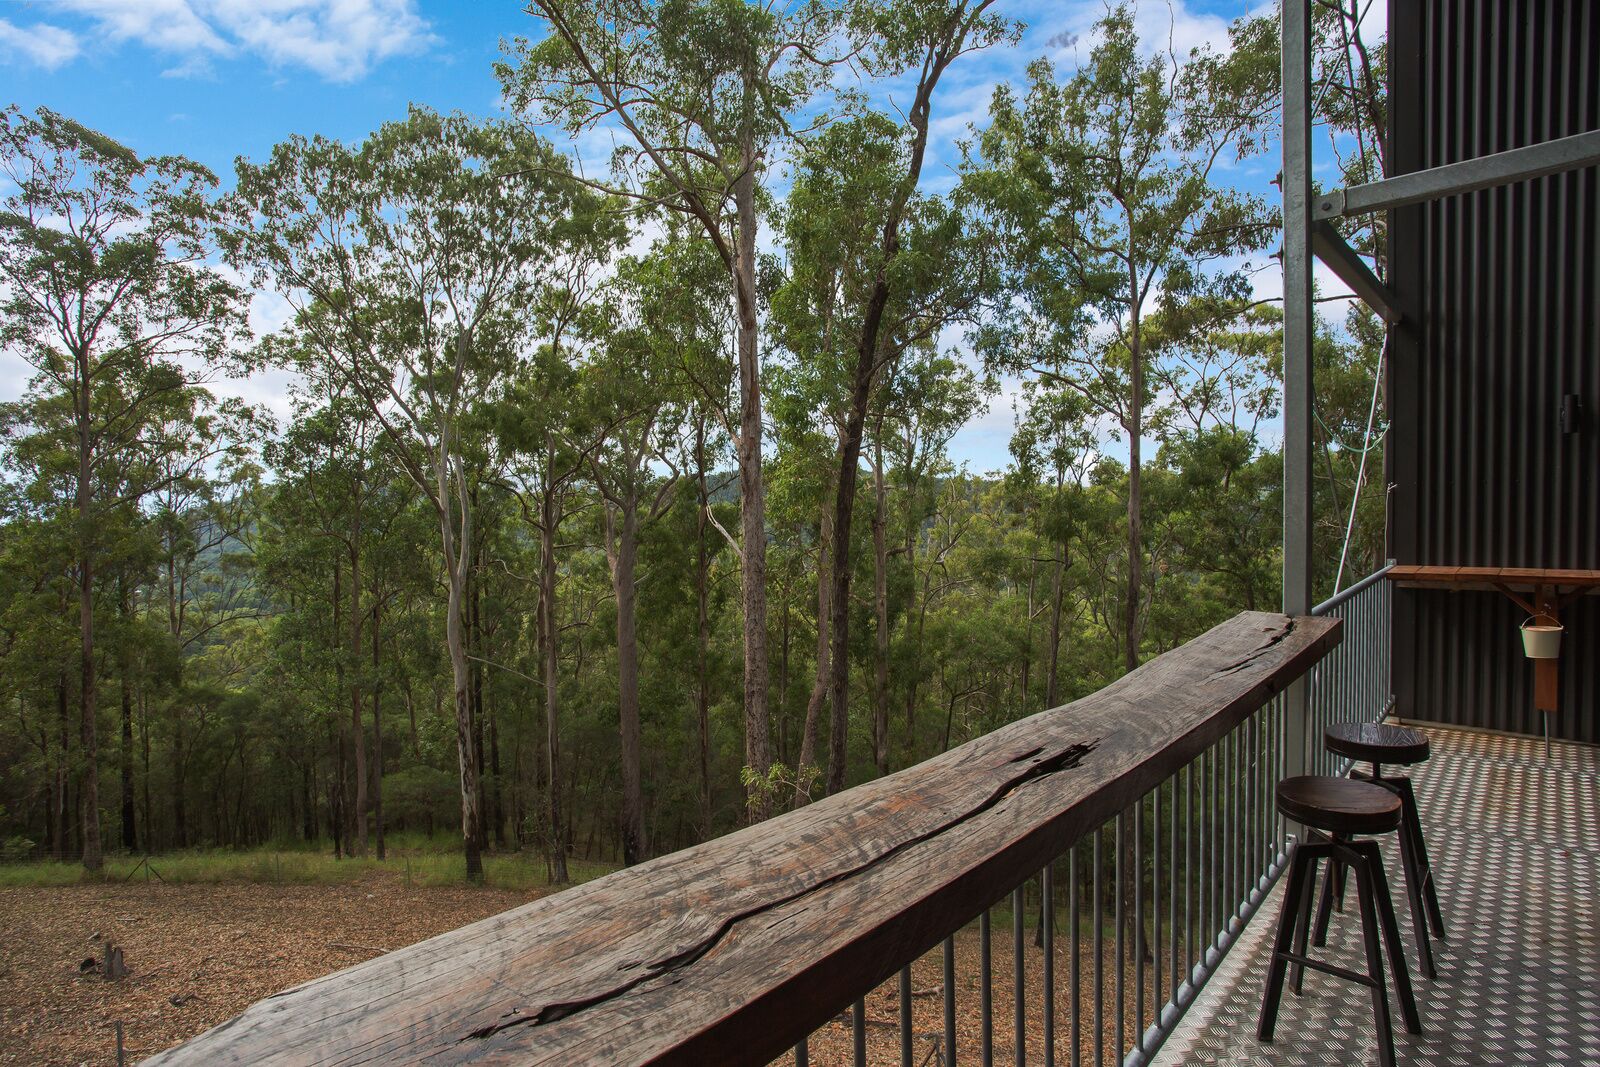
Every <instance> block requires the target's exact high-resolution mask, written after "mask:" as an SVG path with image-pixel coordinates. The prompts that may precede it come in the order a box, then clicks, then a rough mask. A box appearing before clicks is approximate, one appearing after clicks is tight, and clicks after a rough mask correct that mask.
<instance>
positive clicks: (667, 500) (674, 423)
mask: <svg viewBox="0 0 1600 1067" xmlns="http://www.w3.org/2000/svg"><path fill="white" fill-rule="evenodd" d="M672 268H673V263H672V260H671V259H670V258H668V257H660V258H653V257H649V256H645V257H642V258H638V259H628V260H624V261H623V262H622V264H621V265H620V268H619V271H618V276H617V279H616V281H615V282H614V283H613V285H612V287H611V288H612V294H611V299H612V300H613V301H615V304H614V306H615V307H616V310H617V315H616V326H615V328H614V329H613V330H611V331H610V332H609V334H608V336H606V337H605V338H603V339H602V341H601V344H600V345H599V347H598V349H597V351H596V353H595V356H594V358H593V359H592V360H591V361H590V362H589V363H588V364H587V365H586V366H585V367H584V368H583V370H582V379H583V386H582V388H583V391H584V393H585V394H586V396H585V406H586V408H587V409H588V411H589V413H590V418H591V420H592V422H591V430H590V432H591V433H592V434H593V435H594V439H595V441H596V442H597V444H596V447H593V448H588V449H585V452H584V455H585V459H586V461H587V465H588V470H589V481H590V483H591V484H592V485H593V486H594V489H595V492H596V493H597V494H598V495H599V497H600V504H601V534H602V541H603V544H604V547H605V554H606V563H607V567H608V569H609V571H610V577H611V587H612V594H613V596H614V597H615V599H616V611H617V635H616V637H617V712H618V721H619V726H620V737H621V753H622V820H621V822H622V855H623V862H625V863H628V864H633V863H637V862H639V861H640V860H642V859H644V858H645V856H646V854H647V852H648V848H649V845H648V842H647V841H646V837H645V827H644V814H645V813H644V796H643V786H642V778H641V768H640V761H641V755H642V754H641V750H640V745H641V727H640V716H639V620H638V581H639V579H638V558H639V538H640V533H641V530H642V527H644V526H645V525H646V524H649V523H652V522H654V521H655V520H656V519H658V518H660V517H661V516H662V515H663V514H665V512H666V511H667V509H668V508H669V507H670V506H671V504H672V502H673V499H674V497H673V494H674V491H675V490H676V489H677V486H678V481H679V471H678V469H677V467H676V465H675V463H674V459H675V457H676V455H677V454H678V453H679V452H680V451H681V448H680V443H681V437H682V435H683V430H684V424H685V422H686V421H687V420H686V412H685V408H686V404H685V400H686V399H687V391H686V390H685V388H684V385H685V382H684V378H683V374H682V371H681V366H682V365H681V363H680V361H679V352H678V351H677V347H676V344H675V337H674V331H673V330H672V328H671V327H672V324H673V321H674V320H675V319H678V318H679V317H680V316H681V311H682V309H681V306H680V305H679V304H678V302H677V300H676V299H675V298H676V297H679V296H680V295H681V293H682V290H681V289H680V288H679V287H678V286H677V285H676V284H675V279H674V278H673V272H672Z"/></svg>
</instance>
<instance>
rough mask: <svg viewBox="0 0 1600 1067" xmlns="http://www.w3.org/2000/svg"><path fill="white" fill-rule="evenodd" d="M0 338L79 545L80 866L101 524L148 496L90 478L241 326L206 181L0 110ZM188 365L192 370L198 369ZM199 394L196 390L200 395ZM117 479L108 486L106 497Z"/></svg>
mask: <svg viewBox="0 0 1600 1067" xmlns="http://www.w3.org/2000/svg"><path fill="white" fill-rule="evenodd" d="M0 175H3V176H4V178H5V181H6V183H7V185H8V186H9V187H10V192H9V193H8V194H7V195H6V197H5V199H4V202H3V205H0V289H3V296H0V312H3V317H0V345H3V346H4V348H5V349H6V350H8V351H10V352H11V353H13V354H14V355H16V356H18V357H20V358H21V359H23V360H24V361H25V362H26V363H27V364H28V365H29V366H30V367H32V368H33V370H34V372H35V376H34V378H33V380H32V382H31V383H30V386H29V391H30V396H31V397H33V398H35V399H40V400H43V399H45V398H61V399H62V400H64V402H65V404H66V411H67V426H68V430H69V440H70V443H69V445H68V448H69V449H70V455H71V460H72V463H71V468H70V473H69V475H68V478H69V480H70V483H71V486H72V505H71V507H72V514H73V517H74V522H75V531H74V537H75V542H76V552H75V559H74V561H73V565H74V570H75V572H76V573H75V580H76V586H77V614H78V679H77V681H78V699H79V712H80V714H79V729H80V737H81V747H82V760H83V763H82V775H81V789H80V810H81V812H82V819H83V828H82V830H83V841H82V843H83V864H84V866H85V867H86V868H88V869H89V870H98V869H99V868H100V865H101V840H100V791H99V780H98V772H99V736H98V728H97V719H98V697H99V693H98V673H99V672H98V667H97V661H96V651H95V590H96V584H97V581H98V578H99V564H100V562H101V558H102V556H103V555H104V553H105V551H106V543H105V538H104V536H103V533H104V526H103V519H104V518H105V517H106V516H107V515H108V514H109V513H111V512H112V511H114V510H115V509H117V508H119V507H121V506H123V505H126V504H128V503H130V502H132V500H133V499H136V497H137V496H139V495H142V494H143V493H145V492H148V491H149V489H150V488H151V485H150V482H148V481H145V480H135V481H132V482H130V481H128V480H126V479H118V478H110V477H103V476H102V475H103V470H102V468H103V467H105V466H106V465H107V464H120V463H124V462H130V463H138V464H140V465H141V466H143V467H144V468H145V469H146V470H149V469H152V467H153V464H152V463H151V457H153V456H155V455H159V454H160V453H162V452H164V451H165V450H166V449H167V448H168V447H170V442H169V441H167V440H164V439H163V438H162V437H161V436H160V435H159V433H157V432H156V430H155V424H154V423H153V422H152V420H151V418H150V415H151V412H152V411H153V409H155V408H156V407H158V406H161V405H165V404H170V403H171V402H172V400H173V398H174V397H175V396H182V395H194V393H195V391H196V390H197V389H198V388H199V387H200V385H201V384H202V382H203V381H204V380H205V379H206V378H207V377H208V376H209V375H211V374H212V373H214V371H213V369H212V368H215V367H220V366H223V365H224V364H226V363H227V362H228V360H229V352H230V346H231V343H232V342H233V341H234V340H235V339H236V338H237V337H239V336H240V335H241V333H242V332H243V329H244V314H243V311H244V301H243V297H242V294H241V292H240V290H239V289H238V287H236V286H235V285H233V284H232V283H230V282H229V281H227V280H225V279H224V278H223V277H222V276H221V275H220V274H218V273H217V272H216V271H215V270H213V269H212V268H211V267H210V265H209V263H210V260H211V256H212V255H213V237H214V235H215V232H216V228H217V226H218V223H219V221H220V214H219V210H218V208H217V205H216V202H215V201H214V199H213V196H212V192H213V190H214V189H215V187H216V184H217V180H216V178H215V176H214V175H212V174H211V172H210V171H208V170H206V169H205V168H204V167H202V166H200V165H199V164H197V163H194V162H191V161H190V160H187V159H184V158H182V157H177V156H160V157H150V158H141V157H140V156H139V155H138V154H136V153H135V152H134V151H132V150H131V149H129V148H127V147H126V146H124V145H121V144H119V143H117V142H116V141H114V140H112V139H111V138H109V137H106V136H104V135H103V134H99V133H96V132H95V131H93V130H90V129H88V128H87V127H85V126H82V125H80V124H79V123H76V122H74V121H72V120H71V119H68V118H65V117H63V116H61V115H58V114H56V113H55V112H53V111H50V110H49V109H46V108H40V109H39V110H38V112H37V113H36V114H34V115H32V116H29V115H25V114H23V113H22V111H21V110H20V109H18V108H17V107H15V106H12V107H9V108H7V109H6V110H5V111H4V112H3V113H0ZM197 368H198V369H197ZM197 402H199V398H197ZM116 486H121V487H122V488H121V490H120V491H119V490H118V489H117V488H115V487H116Z"/></svg>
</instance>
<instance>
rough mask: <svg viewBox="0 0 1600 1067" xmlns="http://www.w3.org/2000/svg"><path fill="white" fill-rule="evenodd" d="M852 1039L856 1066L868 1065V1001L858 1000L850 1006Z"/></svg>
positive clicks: (864, 1066) (863, 1066)
mask: <svg viewBox="0 0 1600 1067" xmlns="http://www.w3.org/2000/svg"><path fill="white" fill-rule="evenodd" d="M850 1040H851V1045H852V1051H853V1052H854V1053H855V1065H856V1067H867V1002H866V999H865V998H862V999H861V1000H858V1001H856V1002H855V1004H854V1005H852V1006H851V1008H850Z"/></svg>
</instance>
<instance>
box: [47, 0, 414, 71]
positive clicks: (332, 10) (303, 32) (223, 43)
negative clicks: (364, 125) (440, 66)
mask: <svg viewBox="0 0 1600 1067" xmlns="http://www.w3.org/2000/svg"><path fill="white" fill-rule="evenodd" d="M60 6H62V7H65V8H69V9H71V10H73V11H76V12H78V13H80V14H82V15H84V16H86V17H88V18H89V19H91V20H93V22H94V23H95V25H96V26H97V27H98V29H99V30H100V31H101V32H103V33H105V34H107V35H108V36H110V38H111V39H112V40H114V41H134V42H137V43H139V44H142V45H145V46H146V47H149V48H154V49H156V50H158V51H161V52H166V53H169V54H171V55H173V56H175V57H177V58H178V59H179V62H178V64H177V65H175V66H173V67H172V68H170V69H168V70H166V71H163V72H162V73H163V76H166V77H203V76H207V75H209V74H210V73H211V61H212V60H213V59H215V58H232V57H236V56H239V55H253V56H257V57H259V58H261V59H263V60H265V61H266V62H267V63H269V64H271V65H273V66H298V67H306V68H309V69H310V70H313V71H315V72H316V73H318V74H320V75H322V77H324V78H326V79H328V80H329V81H354V80H356V79H358V78H361V77H362V76H363V75H365V74H366V73H367V71H368V69H370V68H371V67H372V65H373V64H375V63H381V62H382V61H384V60H385V59H389V58H392V57H394V56H398V55H409V54H414V53H416V52H420V51H422V50H423V49H425V48H426V47H428V45H430V44H431V43H433V41H434V36H433V34H432V32H431V31H430V29H429V27H428V23H427V22H426V20H424V19H423V18H422V17H421V16H420V15H418V14H417V12H416V4H415V0H60Z"/></svg>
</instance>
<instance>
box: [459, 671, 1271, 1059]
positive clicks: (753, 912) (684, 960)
mask: <svg viewBox="0 0 1600 1067" xmlns="http://www.w3.org/2000/svg"><path fill="white" fill-rule="evenodd" d="M1269 647H1270V646H1269ZM1102 740H1103V738H1098V737H1097V738H1095V739H1094V740H1092V741H1085V742H1079V743H1077V744H1073V745H1068V746H1067V747H1066V748H1064V749H1062V750H1061V751H1060V752H1057V753H1055V754H1054V755H1051V756H1045V757H1041V756H1040V755H1039V753H1040V752H1041V751H1043V750H1042V749H1039V748H1035V749H1032V750H1030V751H1027V752H1024V753H1022V754H1020V755H1017V756H1013V757H1011V758H1010V759H1009V760H1007V763H1010V764H1016V763H1021V762H1023V761H1025V760H1032V761H1033V763H1032V764H1031V765H1030V766H1029V767H1027V768H1026V769H1025V770H1024V771H1023V772H1022V773H1020V774H1018V775H1017V776H1016V777H1014V778H1011V779H1008V780H1007V781H1005V782H1003V783H1001V785H1000V786H999V787H998V788H997V789H996V790H995V791H994V792H993V793H992V794H990V795H989V797H988V798H987V799H986V800H984V801H983V802H982V803H981V804H979V805H977V806H976V807H974V808H972V809H970V810H969V811H966V812H964V813H962V814H961V815H959V816H957V817H956V818H954V819H951V820H950V821H948V822H946V823H943V824H941V825H939V826H937V827H934V828H933V829H931V830H929V831H928V832H926V833H923V834H919V835H917V836H916V837H913V838H909V839H907V840H905V841H902V842H901V843H900V844H898V845H896V846H894V847H893V848H891V849H889V850H888V851H886V852H884V853H883V854H881V855H879V856H875V857H873V858H872V859H871V860H869V861H867V862H866V863H863V864H861V865H860V866H858V867H852V868H851V869H850V870H847V871H841V872H839V873H838V874H835V875H832V876H831V877H828V878H824V879H823V880H822V881H820V882H817V883H816V884H814V885H809V886H806V887H805V888H803V889H799V890H797V891H795V892H793V893H790V894H789V895H787V896H784V897H780V898H778V899H776V900H772V901H768V902H767V903H765V904H762V905H760V906H759V907H755V908H751V909H750V910H748V911H743V912H740V913H738V914H737V915H731V916H729V917H728V918H727V919H725V920H724V921H723V922H722V924H721V925H720V926H718V927H717V928H716V929H715V930H714V931H712V932H711V934H710V935H709V936H707V937H706V938H705V939H704V940H702V941H701V942H699V943H698V944H695V945H692V946H690V947H689V948H686V949H684V950H683V951H682V952H679V953H676V954H675V955H672V956H668V957H666V958H664V959H660V960H655V961H653V962H651V963H650V964H649V965H648V966H646V967H645V968H644V970H643V971H642V973H640V974H639V975H638V976H637V977H635V978H633V979H631V980H630V981H628V982H626V983H623V984H622V985H620V986H617V987H615V988H613V989H608V990H606V991H604V992H601V993H596V994H595V995H594V996H592V997H585V998H583V999H581V1000H573V1001H565V1002H563V1003H559V1004H547V1005H545V1006H544V1007H542V1008H540V1009H539V1011H537V1012H535V1013H533V1014H528V1015H524V1014H522V1013H521V1011H520V1010H514V1011H511V1012H508V1013H507V1014H506V1015H504V1016H501V1019H500V1021H497V1022H493V1023H490V1024H488V1025H486V1026H482V1027H479V1028H478V1029H476V1030H473V1031H471V1032H470V1033H468V1034H467V1035H466V1036H465V1037H462V1038H459V1039H458V1041H468V1040H473V1039H477V1040H484V1039H487V1038H490V1037H493V1036H494V1035H496V1034H498V1033H501V1032H503V1031H506V1030H511V1029H514V1028H516V1027H522V1026H545V1025H548V1024H550V1023H555V1022H559V1021H561V1020H562V1019H566V1018H570V1017H571V1016H573V1015H576V1014H578V1013H579V1012H581V1011H585V1010H587V1009H589V1008H592V1007H595V1006H596V1005H599V1004H604V1003H605V1002H607V1001H610V1000H615V999H616V998H618V997H620V996H623V995H625V994H627V993H629V992H631V991H632V990H634V989H635V988H637V987H638V986H640V985H642V984H644V983H645V982H648V981H652V980H654V979H656V978H660V977H663V976H664V975H668V974H671V973H672V972H674V971H677V970H681V969H682V968H684V967H687V966H689V965H691V964H693V963H694V962H695V961H696V960H699V959H700V958H701V957H703V956H704V955H705V954H706V953H708V952H710V951H711V950H712V949H714V948H716V947H717V945H718V944H720V943H721V942H722V941H723V939H724V938H726V937H727V935H728V933H729V932H730V931H732V930H733V928H734V927H735V926H737V925H738V924H739V923H742V922H744V921H746V920H748V919H753V918H755V917H757V916H759V915H761V914H763V913H765V912H769V911H772V910H774V909H776V908H781V907H783V906H784V905H785V904H789V903H792V902H793V901H796V900H799V899H800V898H802V897H805V896H809V895H811V894H812V893H816V892H818V891H820V890H823V889H826V888H827V887H828V886H830V885H833V884H834V883H835V882H840V881H843V880H845V879H847V878H854V877H856V876H858V875H860V874H863V873H864V872H866V871H869V870H871V869H872V868H874V867H877V866H879V865H881V864H883V863H885V862H886V861H888V860H890V859H892V858H894V857H895V856H897V855H899V854H900V853H902V852H904V851H906V850H907V849H909V848H913V847H915V846H917V845H920V844H922V843H924V842H926V841H929V840H931V839H933V838H935V837H938V836H939V835H940V834H943V833H947V832H948V831H950V830H952V829H954V828H955V827H957V826H960V825H961V824H962V823H964V822H968V821H970V820H971V819H974V818H977V817H978V816H979V815H982V814H983V813H984V812H986V811H989V810H990V809H991V808H993V807H995V806H996V805H998V804H999V803H1001V802H1002V801H1004V800H1005V799H1006V798H1007V797H1009V796H1011V794H1013V793H1015V792H1016V791H1017V790H1018V789H1020V788H1022V787H1023V786H1025V785H1027V784H1028V783H1029V782H1035V781H1038V780H1040V779H1042V778H1045V777H1047V776H1049V775H1052V774H1057V773H1059V772H1061V771H1069V770H1072V769H1073V768H1075V767H1077V766H1078V765H1079V764H1080V763H1082V762H1083V758H1084V757H1085V756H1087V755H1088V754H1089V753H1090V752H1093V751H1094V749H1095V747H1096V746H1097V745H1099V744H1100V742H1101V741H1102Z"/></svg>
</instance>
